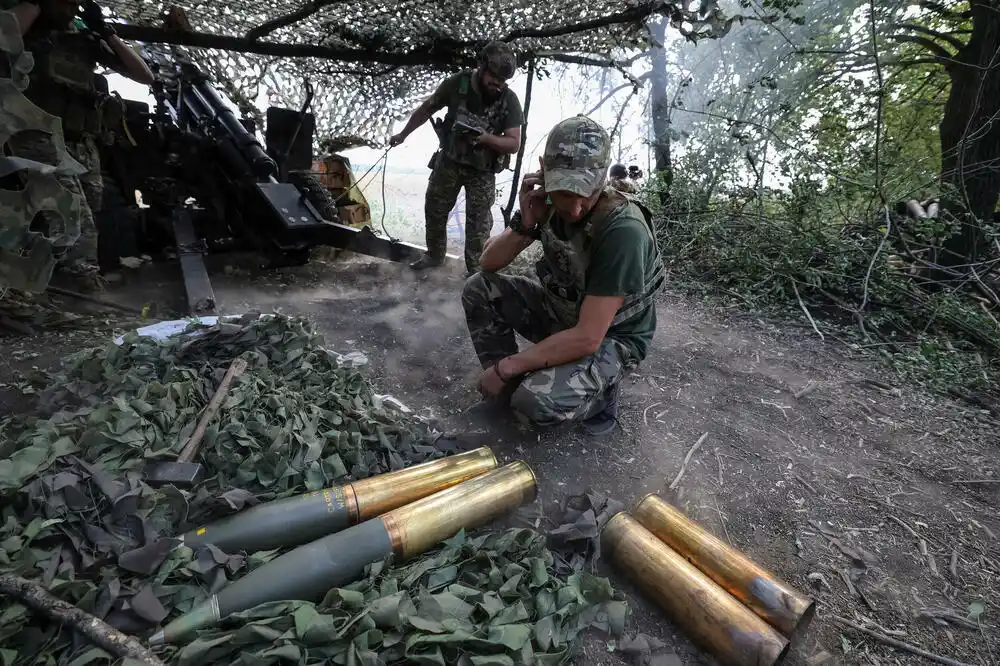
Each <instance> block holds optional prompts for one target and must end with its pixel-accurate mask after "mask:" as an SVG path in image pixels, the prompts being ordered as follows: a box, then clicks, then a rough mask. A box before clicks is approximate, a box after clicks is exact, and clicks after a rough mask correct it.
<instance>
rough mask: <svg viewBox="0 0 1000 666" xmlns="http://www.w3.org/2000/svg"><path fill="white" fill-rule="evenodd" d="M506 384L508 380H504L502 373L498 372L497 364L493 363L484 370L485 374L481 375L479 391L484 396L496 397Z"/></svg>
mask: <svg viewBox="0 0 1000 666" xmlns="http://www.w3.org/2000/svg"><path fill="white" fill-rule="evenodd" d="M506 385H507V382H505V381H504V380H502V379H501V378H500V375H498V374H497V371H496V366H495V365H491V366H490V367H488V368H486V369H485V370H483V374H481V375H480V376H479V393H480V394H481V395H482V396H483V397H484V398H489V399H492V398H496V397H497V396H499V395H500V393H501V392H502V391H503V389H504V387H505V386H506Z"/></svg>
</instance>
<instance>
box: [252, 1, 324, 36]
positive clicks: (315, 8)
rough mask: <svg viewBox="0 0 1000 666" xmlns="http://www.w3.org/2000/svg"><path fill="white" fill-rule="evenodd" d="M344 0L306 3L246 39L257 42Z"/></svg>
mask: <svg viewBox="0 0 1000 666" xmlns="http://www.w3.org/2000/svg"><path fill="white" fill-rule="evenodd" d="M341 1H342V0H312V2H309V3H306V4H305V5H303V6H301V7H299V8H298V9H296V10H295V11H294V12H290V13H288V14H285V15H283V16H279V17H278V18H275V19H271V20H270V21H265V22H264V23H261V24H260V25H259V26H257V27H256V28H254V29H253V30H250V31H249V32H247V34H246V35H245V36H244V39H249V40H251V41H257V40H258V39H260V38H261V37H264V36H266V35H269V34H271V33H272V32H274V31H275V30H280V29H281V28H284V27H287V26H290V25H292V24H293V23H298V22H299V21H301V20H302V19H306V18H309V17H310V16H312V15H313V14H315V13H317V12H319V10H321V9H323V8H324V7H329V6H330V5H335V4H337V3H338V2H341Z"/></svg>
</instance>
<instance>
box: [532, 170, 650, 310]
mask: <svg viewBox="0 0 1000 666" xmlns="http://www.w3.org/2000/svg"><path fill="white" fill-rule="evenodd" d="M633 207H635V208H637V209H638V211H640V212H641V213H642V215H641V217H642V219H643V221H644V222H645V224H646V231H647V232H648V233H649V240H650V242H651V243H652V244H653V248H654V252H655V255H656V260H655V261H654V262H653V265H652V266H650V267H648V269H647V271H646V276H645V280H644V282H643V287H642V291H641V292H639V293H637V294H629V295H628V296H626V297H625V301H624V302H623V303H622V305H621V307H620V308H618V312H616V313H615V318H614V319H613V320H612V322H611V326H615V325H617V324H620V323H622V322H625V321H628V320H629V319H631V318H632V317H634V316H636V315H637V314H639V313H640V312H642V311H643V310H644V309H646V308H647V307H649V306H650V305H652V304H653V301H654V299H655V298H656V295H657V294H658V293H660V291H662V290H663V287H664V285H665V283H666V270H665V269H664V267H663V261H662V259H661V258H660V251H659V249H658V247H657V244H656V232H655V229H654V227H653V215H652V213H651V212H650V211H649V209H648V208H646V206H645V205H644V204H642V203H641V202H640V201H639V200H638V199H635V198H634V197H630V196H628V195H625V194H622V193H621V192H618V191H616V190H614V189H611V188H610V187H606V188H605V189H604V193H603V194H602V195H601V197H600V198H599V199H598V201H597V204H596V205H595V207H594V210H593V211H592V212H591V214H590V218H589V219H588V220H587V221H586V222H585V223H584V227H583V230H582V231H583V233H578V234H574V235H573V236H572V237H571V238H570V239H569V240H563V239H561V238H559V237H558V236H557V235H556V233H555V231H554V230H553V229H552V224H551V220H552V217H553V215H555V211H554V210H553V211H551V212H550V213H549V217H548V219H547V220H546V222H545V223H543V224H542V225H541V228H540V233H541V240H542V249H543V251H544V256H543V258H542V259H541V260H539V261H538V262H537V263H536V265H535V271H536V272H537V273H538V277H539V279H540V280H541V282H542V286H543V287H545V292H546V295H547V297H548V301H549V304H550V305H551V306H552V309H553V311H554V313H555V314H556V316H557V317H558V318H559V321H560V323H562V325H563V326H565V327H567V328H569V327H572V326H575V325H576V323H577V321H578V320H579V319H580V307H581V306H582V305H583V299H584V296H586V292H585V288H586V276H587V267H588V266H589V265H590V251H591V245H592V242H593V238H594V236H595V235H596V233H597V231H598V230H600V229H601V228H602V227H603V226H605V225H608V224H612V223H613V222H615V221H616V220H618V219H620V218H622V217H625V216H627V215H629V214H630V213H631V214H632V215H635V213H636V212H637V211H635V210H633Z"/></svg>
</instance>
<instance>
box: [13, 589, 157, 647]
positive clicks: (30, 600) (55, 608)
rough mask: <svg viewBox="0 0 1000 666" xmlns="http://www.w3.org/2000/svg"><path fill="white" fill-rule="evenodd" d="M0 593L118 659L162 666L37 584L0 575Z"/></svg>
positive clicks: (126, 638)
mask: <svg viewBox="0 0 1000 666" xmlns="http://www.w3.org/2000/svg"><path fill="white" fill-rule="evenodd" d="M0 593H2V594H5V595H10V596H11V597H13V598H14V599H16V600H17V601H18V602H20V603H22V604H24V605H25V606H27V607H28V608H30V609H32V610H34V611H36V612H38V613H41V614H43V615H45V616H47V617H48V618H49V619H51V620H53V621H54V622H58V623H61V624H65V625H67V626H68V627H70V628H72V629H73V630H74V631H78V632H80V634H81V635H83V637H84V638H86V639H87V640H89V641H90V642H91V643H93V644H94V645H96V646H98V647H100V648H103V649H105V650H107V651H108V652H110V653H112V654H115V655H117V656H119V657H131V658H132V659H135V660H137V661H140V662H142V663H144V664H149V665H150V666H163V662H162V661H160V660H159V659H157V657H156V656H155V655H154V654H153V653H152V652H150V651H149V650H148V649H147V648H146V647H145V646H143V645H142V644H141V643H140V642H139V641H137V640H136V639H134V638H132V637H131V636H126V635H125V634H123V633H121V632H120V631H118V630H117V629H115V628H113V627H111V626H109V625H108V624H106V623H105V622H103V621H102V620H99V619H98V618H96V617H94V616H93V615H91V614H89V613H85V612H84V611H82V610H80V609H79V608H77V607H76V606H74V605H72V604H70V603H67V602H65V601H63V600H62V599H59V598H57V597H55V596H53V595H52V594H51V593H49V592H48V591H47V590H46V589H45V588H43V587H42V586H41V585H39V584H37V583H33V582H31V581H29V580H26V579H24V578H21V577H20V576H14V575H12V574H3V575H0Z"/></svg>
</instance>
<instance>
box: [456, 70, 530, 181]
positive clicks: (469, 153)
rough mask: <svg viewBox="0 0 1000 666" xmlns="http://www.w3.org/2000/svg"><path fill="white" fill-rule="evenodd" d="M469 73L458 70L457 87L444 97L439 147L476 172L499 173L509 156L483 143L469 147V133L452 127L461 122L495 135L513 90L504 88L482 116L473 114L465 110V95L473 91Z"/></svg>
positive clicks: (507, 161) (499, 129) (503, 128)
mask: <svg viewBox="0 0 1000 666" xmlns="http://www.w3.org/2000/svg"><path fill="white" fill-rule="evenodd" d="M473 75H474V71H472V70H468V71H465V72H462V73H461V75H460V78H459V81H458V86H457V88H456V89H455V91H454V92H453V93H452V95H451V99H449V100H448V113H447V114H446V115H445V117H444V124H443V127H442V130H443V133H442V137H441V149H442V152H443V153H444V154H445V155H446V156H447V157H448V158H449V159H451V160H452V161H454V162H457V163H459V164H463V165H465V166H470V167H472V168H474V169H478V170H480V171H492V172H494V173H500V172H501V171H503V170H504V169H506V168H507V166H508V165H509V164H510V155H507V154H500V153H498V152H496V151H495V150H492V149H490V148H487V147H486V146H473V145H472V142H471V141H469V136H468V135H464V134H463V133H461V132H456V131H454V127H455V122H456V121H461V122H463V123H465V124H466V125H471V126H472V127H479V128H481V129H483V130H485V131H487V132H489V133H491V134H497V135H499V134H500V133H501V132H503V131H504V130H505V129H507V128H506V127H500V125H501V123H502V122H503V119H504V118H505V117H506V116H507V103H508V100H509V99H510V95H512V94H513V93H512V92H510V91H509V90H505V91H504V92H503V94H502V95H500V99H498V100H497V101H496V102H494V103H493V104H491V105H489V106H487V107H486V108H485V113H484V114H483V115H476V114H474V113H472V112H471V111H470V110H469V96H470V95H471V94H473V90H472V77H473Z"/></svg>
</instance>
